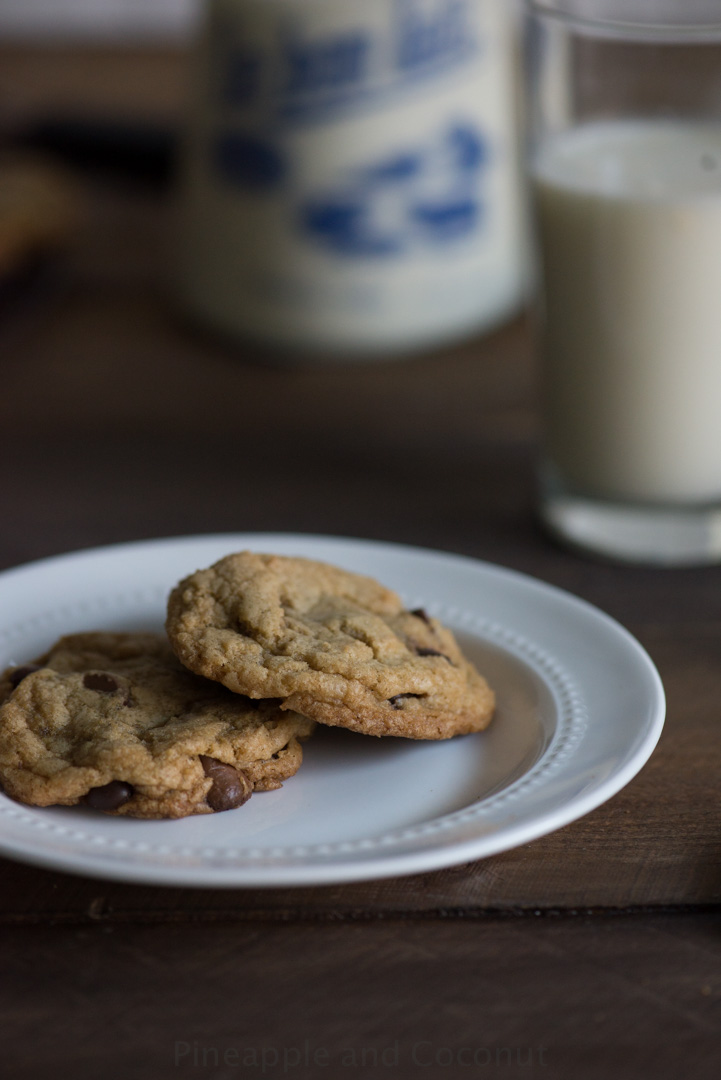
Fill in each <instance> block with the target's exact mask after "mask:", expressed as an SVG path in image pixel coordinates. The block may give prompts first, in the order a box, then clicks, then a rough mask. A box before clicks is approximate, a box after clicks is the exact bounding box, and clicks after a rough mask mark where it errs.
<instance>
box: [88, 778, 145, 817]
mask: <svg viewBox="0 0 721 1080" xmlns="http://www.w3.org/2000/svg"><path fill="white" fill-rule="evenodd" d="M132 797H133V788H132V786H131V785H130V784H126V783H124V782H123V781H122V780H111V781H110V783H109V784H104V785H103V786H102V787H94V788H91V789H90V791H89V792H88V793H87V795H86V796H85V798H84V799H83V802H84V803H85V805H86V806H89V807H91V809H93V810H117V809H118V808H119V807H121V806H123V805H124V804H125V803H126V802H127V801H128V799H132Z"/></svg>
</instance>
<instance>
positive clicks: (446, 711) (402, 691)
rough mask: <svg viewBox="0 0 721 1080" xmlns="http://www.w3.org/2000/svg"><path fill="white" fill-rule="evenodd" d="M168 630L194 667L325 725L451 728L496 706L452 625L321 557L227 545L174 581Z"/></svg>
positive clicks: (441, 732) (374, 731) (398, 730)
mask: <svg viewBox="0 0 721 1080" xmlns="http://www.w3.org/2000/svg"><path fill="white" fill-rule="evenodd" d="M166 629H167V632H168V637H169V638H170V642H171V644H172V646H173V648H174V650H175V652H176V654H177V656H178V657H179V659H180V660H181V661H182V662H183V664H185V665H186V667H188V668H190V670H191V671H194V672H196V673H197V674H199V675H204V676H206V677H207V678H210V679H214V680H216V681H217V682H221V683H223V685H224V686H227V687H228V688H229V689H230V690H233V691H235V693H238V694H246V695H248V696H249V697H252V698H280V699H282V706H281V707H282V708H283V709H292V710H294V711H296V712H299V713H302V714H303V715H304V716H309V717H312V718H313V719H314V720H318V721H320V723H322V724H328V725H331V726H338V727H345V728H350V729H351V730H353V731H359V732H362V733H364V734H367V735H398V736H403V737H406V738H411V739H447V738H450V737H451V736H453V735H461V734H467V733H469V732H472V731H480V730H481V729H482V728H485V727H486V726H487V725H488V723H489V722H490V720H491V717H492V715H493V709H494V695H493V692H492V691H491V690H490V688H489V687H488V684H487V683H486V681H485V679H483V678H482V677H481V675H479V674H478V672H477V671H476V670H475V668H474V667H473V666H472V664H470V663H469V662H468V660H466V658H465V657H464V656H463V654H462V653H461V650H460V649H459V647H458V645H457V643H456V641H455V639H454V637H453V634H452V633H451V632H450V630H447V629H446V628H445V627H443V626H442V625H441V624H440V623H439V622H438V621H437V620H436V619H433V618H430V617H429V616H428V615H427V614H426V613H425V612H424V611H406V610H405V609H404V607H403V604H402V603H401V600H400V598H399V597H398V596H397V595H396V594H395V593H394V592H391V591H390V589H387V588H385V587H384V586H383V585H380V584H378V582H376V581H374V580H373V579H371V578H368V577H363V576H361V575H360V574H354V573H350V572H348V571H346V570H341V569H338V568H337V567H334V566H328V565H326V564H325V563H319V562H312V561H310V560H308V559H301V558H287V557H284V556H278V555H258V554H254V553H252V552H248V551H244V552H241V553H239V554H236V555H229V556H227V557H226V558H224V559H221V560H220V561H219V562H217V563H215V565H214V566H212V567H210V568H209V569H207V570H199V571H198V572H197V573H195V574H191V575H190V577H187V578H186V579H185V580H184V581H181V582H180V584H179V585H178V586H176V588H175V589H174V590H173V592H172V593H171V596H170V600H169V603H168V619H167V623H166Z"/></svg>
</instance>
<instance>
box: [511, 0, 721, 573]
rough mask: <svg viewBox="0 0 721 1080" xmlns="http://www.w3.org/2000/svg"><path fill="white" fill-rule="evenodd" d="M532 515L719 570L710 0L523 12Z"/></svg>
mask: <svg viewBox="0 0 721 1080" xmlns="http://www.w3.org/2000/svg"><path fill="white" fill-rule="evenodd" d="M526 75H527V87H528V118H529V155H530V157H529V168H530V175H531V184H532V203H533V215H534V221H535V232H536V249H537V255H538V260H537V261H538V281H539V303H538V309H537V315H538V318H537V326H538V344H539V354H540V373H541V395H542V416H543V434H542V450H541V462H540V471H539V480H540V495H539V504H540V515H541V518H542V520H543V522H544V523H545V525H546V526H547V528H548V529H550V530H551V532H552V533H553V534H555V535H556V537H558V538H560V539H562V540H563V541H565V542H567V543H570V544H572V545H574V546H576V547H580V548H582V549H585V550H587V551H590V552H594V553H596V554H598V555H602V556H608V557H611V558H614V559H620V560H624V561H634V562H646V563H653V564H667V565H673V564H676V565H683V564H687V565H690V564H700V563H706V562H714V561H718V560H719V559H721V0H715V2H709V0H684V3H683V4H681V3H679V2H678V0H526Z"/></svg>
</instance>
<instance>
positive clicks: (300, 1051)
mask: <svg viewBox="0 0 721 1080" xmlns="http://www.w3.org/2000/svg"><path fill="white" fill-rule="evenodd" d="M182 67H183V65H182V58H180V57H177V56H176V57H173V56H170V55H165V54H162V55H161V54H157V55H156V54H151V53H147V54H143V55H138V56H136V57H134V58H132V60H131V59H130V58H129V57H128V56H125V55H124V54H120V53H118V54H114V53H104V54H101V53H88V54H83V55H81V54H72V53H63V52H61V51H57V52H54V53H45V54H43V53H35V52H32V51H30V50H20V49H14V50H10V49H7V48H6V49H4V50H0V101H2V108H0V118H1V119H2V121H3V124H4V127H5V129H6V130H9V129H10V128H12V127H13V126H14V125H17V124H18V123H20V122H23V123H24V122H26V121H27V120H28V119H32V118H33V117H35V116H36V115H38V114H39V112H41V111H42V109H47V108H48V107H49V106H50V105H51V104H54V105H55V106H58V102H59V103H60V105H62V106H63V107H68V108H73V107H77V106H82V105H83V104H85V105H87V103H88V101H92V102H94V103H95V105H96V106H97V107H98V108H101V109H103V110H105V113H106V114H107V115H111V114H113V111H114V110H116V111H117V113H118V114H119V115H120V114H122V112H123V110H124V109H126V110H130V111H131V112H134V113H135V114H139V113H143V114H144V115H152V116H156V115H161V114H162V115H163V116H166V115H167V116H172V114H173V110H174V109H177V106H178V101H179V93H180V89H179V88H180V85H181V73H182ZM139 87H140V88H144V90H145V92H144V93H141V90H140V89H139ZM79 182H80V183H81V185H82V189H83V192H84V201H85V203H86V206H87V214H86V217H85V220H84V223H83V225H82V227H81V229H80V230H79V232H78V235H77V236H76V238H75V240H74V241H73V244H72V247H71V250H70V251H69V252H68V254H67V256H66V257H65V258H64V259H63V260H61V262H60V263H59V264H55V265H54V266H53V267H52V268H49V269H48V270H46V271H45V272H44V273H43V274H41V275H40V276H39V278H36V279H35V282H34V284H33V286H32V288H30V289H26V290H23V291H21V293H20V294H19V295H16V296H15V298H14V300H13V302H12V303H11V304H7V303H6V304H5V306H4V307H3V309H2V316H1V318H0V357H1V358H0V377H1V379H2V397H1V398H0V440H1V441H2V448H3V456H2V460H3V463H4V473H5V481H4V492H5V497H4V514H3V521H2V528H1V529H0V565H2V567H9V566H12V565H14V564H16V563H19V562H24V561H27V560H30V559H34V558H37V557H40V556H45V555H52V554H56V553H59V552H63V551H69V550H72V549H76V548H82V547H87V546H93V545H98V544H104V543H109V542H118V541H125V540H135V539H142V538H147V537H159V536H172V535H181V534H189V533H197V532H217V531H238V530H242V531H248V530H282V531H293V532H312V533H329V534H338V535H348V536H363V537H370V538H376V539H380V540H393V541H402V542H407V543H412V544H419V545H424V546H427V547H432V548H440V549H443V550H447V551H455V552H461V553H464V554H466V555H471V556H476V557H478V558H482V559H488V560H491V561H494V562H497V563H500V564H502V565H504V566H509V567H513V568H515V569H518V570H522V571H525V572H527V573H531V574H534V575H536V576H537V577H539V578H541V579H543V580H545V581H548V582H552V583H553V584H555V585H559V586H562V587H564V588H566V589H570V590H571V591H573V592H574V593H576V594H578V595H579V596H582V597H584V598H585V599H587V600H589V601H591V602H592V603H595V604H597V605H599V606H600V607H602V608H604V609H605V610H606V611H608V612H609V613H610V614H611V615H613V616H615V617H616V618H617V619H619V620H620V621H621V622H622V623H623V624H625V625H626V626H627V627H628V628H629V629H630V630H631V631H632V632H633V633H634V634H636V635H637V637H638V638H639V639H640V641H641V642H642V643H643V645H644V646H645V647H646V648H647V649H648V651H649V652H650V654H651V656H652V657H653V658H654V660H655V661H656V663H657V665H658V667H659V669H660V672H661V675H662V677H663V680H664V683H665V686H666V690H667V694H668V704H669V712H668V723H667V727H666V730H665V733H664V735H663V737H662V740H661V743H660V746H659V748H658V750H657V752H656V753H655V754H654V756H653V757H652V759H651V761H650V763H649V764H648V765H647V766H646V768H645V769H644V770H643V771H642V772H641V774H640V775H639V776H638V777H637V778H636V779H635V780H634V781H633V782H632V783H631V784H630V785H629V786H628V787H627V788H626V789H625V790H624V791H623V792H622V793H621V794H619V795H618V796H616V797H615V798H614V799H612V800H611V801H610V802H609V803H608V804H607V805H605V806H603V807H601V808H600V809H598V810H596V811H594V812H593V813H591V814H589V815H588V816H587V817H585V818H584V819H583V820H581V821H578V822H576V823H575V824H573V825H570V826H568V827H567V828H565V829H562V830H561V831H560V832H558V833H556V834H554V835H552V836H548V837H546V838H544V839H541V840H537V841H535V842H534V843H532V844H529V845H527V846H525V847H521V848H519V849H517V850H514V851H510V852H508V853H506V854H502V855H499V856H496V857H493V858H489V859H486V860H484V861H481V862H478V863H474V864H471V865H467V866H460V867H457V868H455V869H450V870H446V871H442V872H438V873H432V874H427V875H423V876H420V877H413V878H404V879H398V880H390V881H381V882H371V883H366V884H359V885H345V886H338V887H326V888H305V889H295V890H292V889H282V890H277V891H272V890H265V891H260V890H250V891H242V890H227V891H224V890H208V891H204V890H193V889H174V888H151V887H144V886H136V885H124V884H118V883H112V882H106V881H102V880H91V879H85V878H81V877H72V876H68V875H65V874H61V873H52V872H49V871H45V870H41V869H36V868H34V867H30V866H25V865H21V864H19V863H15V862H10V861H0V924H1V929H0V935H1V936H2V945H3V952H2V957H3V962H2V972H3V978H2V980H1V981H0V1000H1V1001H2V1010H3V1020H4V1022H3V1025H2V1030H3V1046H2V1048H0V1054H1V1059H2V1061H3V1063H4V1067H5V1068H4V1075H7V1076H12V1077H13V1078H14V1080H25V1078H35V1077H40V1076H43V1077H45V1076H49V1075H55V1074H56V1073H58V1074H60V1075H67V1076H71V1077H73V1078H74V1080H86V1078H87V1080H97V1078H98V1077H102V1076H107V1077H111V1078H114V1077H123V1078H132V1080H146V1078H147V1080H151V1078H152V1080H157V1078H159V1077H166V1076H169V1077H170V1076H173V1077H174V1076H178V1077H185V1076H188V1077H192V1076H198V1077H202V1076H208V1077H214V1078H219V1080H220V1078H223V1080H224V1078H226V1077H233V1076H243V1077H245V1076H247V1077H264V1076H272V1077H281V1076H283V1077H285V1076H288V1077H297V1078H303V1080H305V1078H308V1077H324V1076H328V1077H333V1078H338V1077H339V1078H342V1077H345V1076H349V1077H350V1076H361V1077H370V1076H373V1077H375V1076H378V1075H388V1076H390V1077H394V1078H397V1080H410V1078H416V1077H419V1078H422V1077H429V1078H433V1080H435V1078H436V1077H457V1076H460V1077H464V1076H469V1077H471V1076H504V1077H508V1078H516V1077H531V1076H532V1077H549V1078H555V1077H559V1078H564V1080H565V1078H567V1077H568V1078H577V1077H588V1078H591V1080H596V1078H599V1080H601V1078H607V1077H622V1078H626V1077H628V1078H629V1080H630V1078H633V1080H637V1078H645V1077H654V1078H658V1077H662V1078H665V1077H669V1078H677V1077H687V1076H693V1077H695V1078H703V1077H715V1076H717V1075H718V1071H719V1068H721V1038H720V1036H721V906H720V905H721V806H720V805H719V794H718V793H719V775H720V772H721V569H703V570H684V571H662V570H651V569H629V568H623V567H613V566H607V565H602V564H600V563H594V562H593V561H590V560H586V559H583V558H580V557H577V556H576V555H573V554H569V553H568V552H566V551H563V550H560V549H559V548H557V547H555V546H554V545H553V544H551V543H550V542H549V541H547V540H546V539H545V538H544V536H543V535H542V534H541V533H540V532H539V530H538V529H537V527H536V525H535V523H534V516H533V472H532V463H533V455H534V440H535V434H536V415H535V411H534V394H533V365H532V358H531V347H530V339H529V334H528V331H527V328H526V326H525V325H524V323H523V321H521V320H519V321H517V322H515V323H514V324H513V325H510V326H508V327H506V328H505V329H503V330H501V331H499V332H497V333H495V334H493V335H491V336H489V337H486V338H485V339H483V340H476V341H472V342H468V343H466V344H464V345H462V346H459V347H455V348H451V349H447V350H444V351H442V352H439V353H436V354H434V355H429V356H425V357H420V358H417V359H414V360H410V361H404V362H402V363H377V364H372V365H361V366H341V365H337V366H334V365H330V366H324V367H302V368H297V367H293V368H286V369H283V368H281V367H273V366H269V365H268V364H267V363H263V358H262V357H260V356H259V355H258V354H256V353H253V352H252V351H250V350H248V349H247V348H243V347H241V346H238V345H229V344H227V343H221V342H218V341H216V340H213V339H212V338H210V337H206V336H203V335H202V334H200V333H198V332H194V331H191V330H189V328H188V327H186V326H185V325H184V324H183V322H182V320H181V319H180V318H179V317H178V314H177V313H176V312H175V311H174V309H173V305H172V302H171V296H170V291H169V289H168V280H169V276H168V267H167V260H166V256H165V252H167V250H168V249H167V240H168V234H169V229H170V222H171V217H170V214H169V207H168V199H167V194H166V193H164V192H162V191H159V190H155V189H152V188H148V187H144V186H142V185H140V184H136V183H130V182H127V181H123V182H121V181H119V180H118V179H117V178H113V177H108V176H102V175H97V174H91V173H87V172H86V173H83V174H82V175H81V176H80V177H79Z"/></svg>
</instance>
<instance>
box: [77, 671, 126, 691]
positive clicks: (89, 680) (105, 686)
mask: <svg viewBox="0 0 721 1080" xmlns="http://www.w3.org/2000/svg"><path fill="white" fill-rule="evenodd" d="M83 686H84V687H85V689H86V690H99V691H100V693H101V694H114V693H115V691H116V690H117V689H118V681H117V679H114V678H113V676H112V675H106V674H105V672H103V671H89V672H88V673H87V675H85V676H83Z"/></svg>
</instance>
